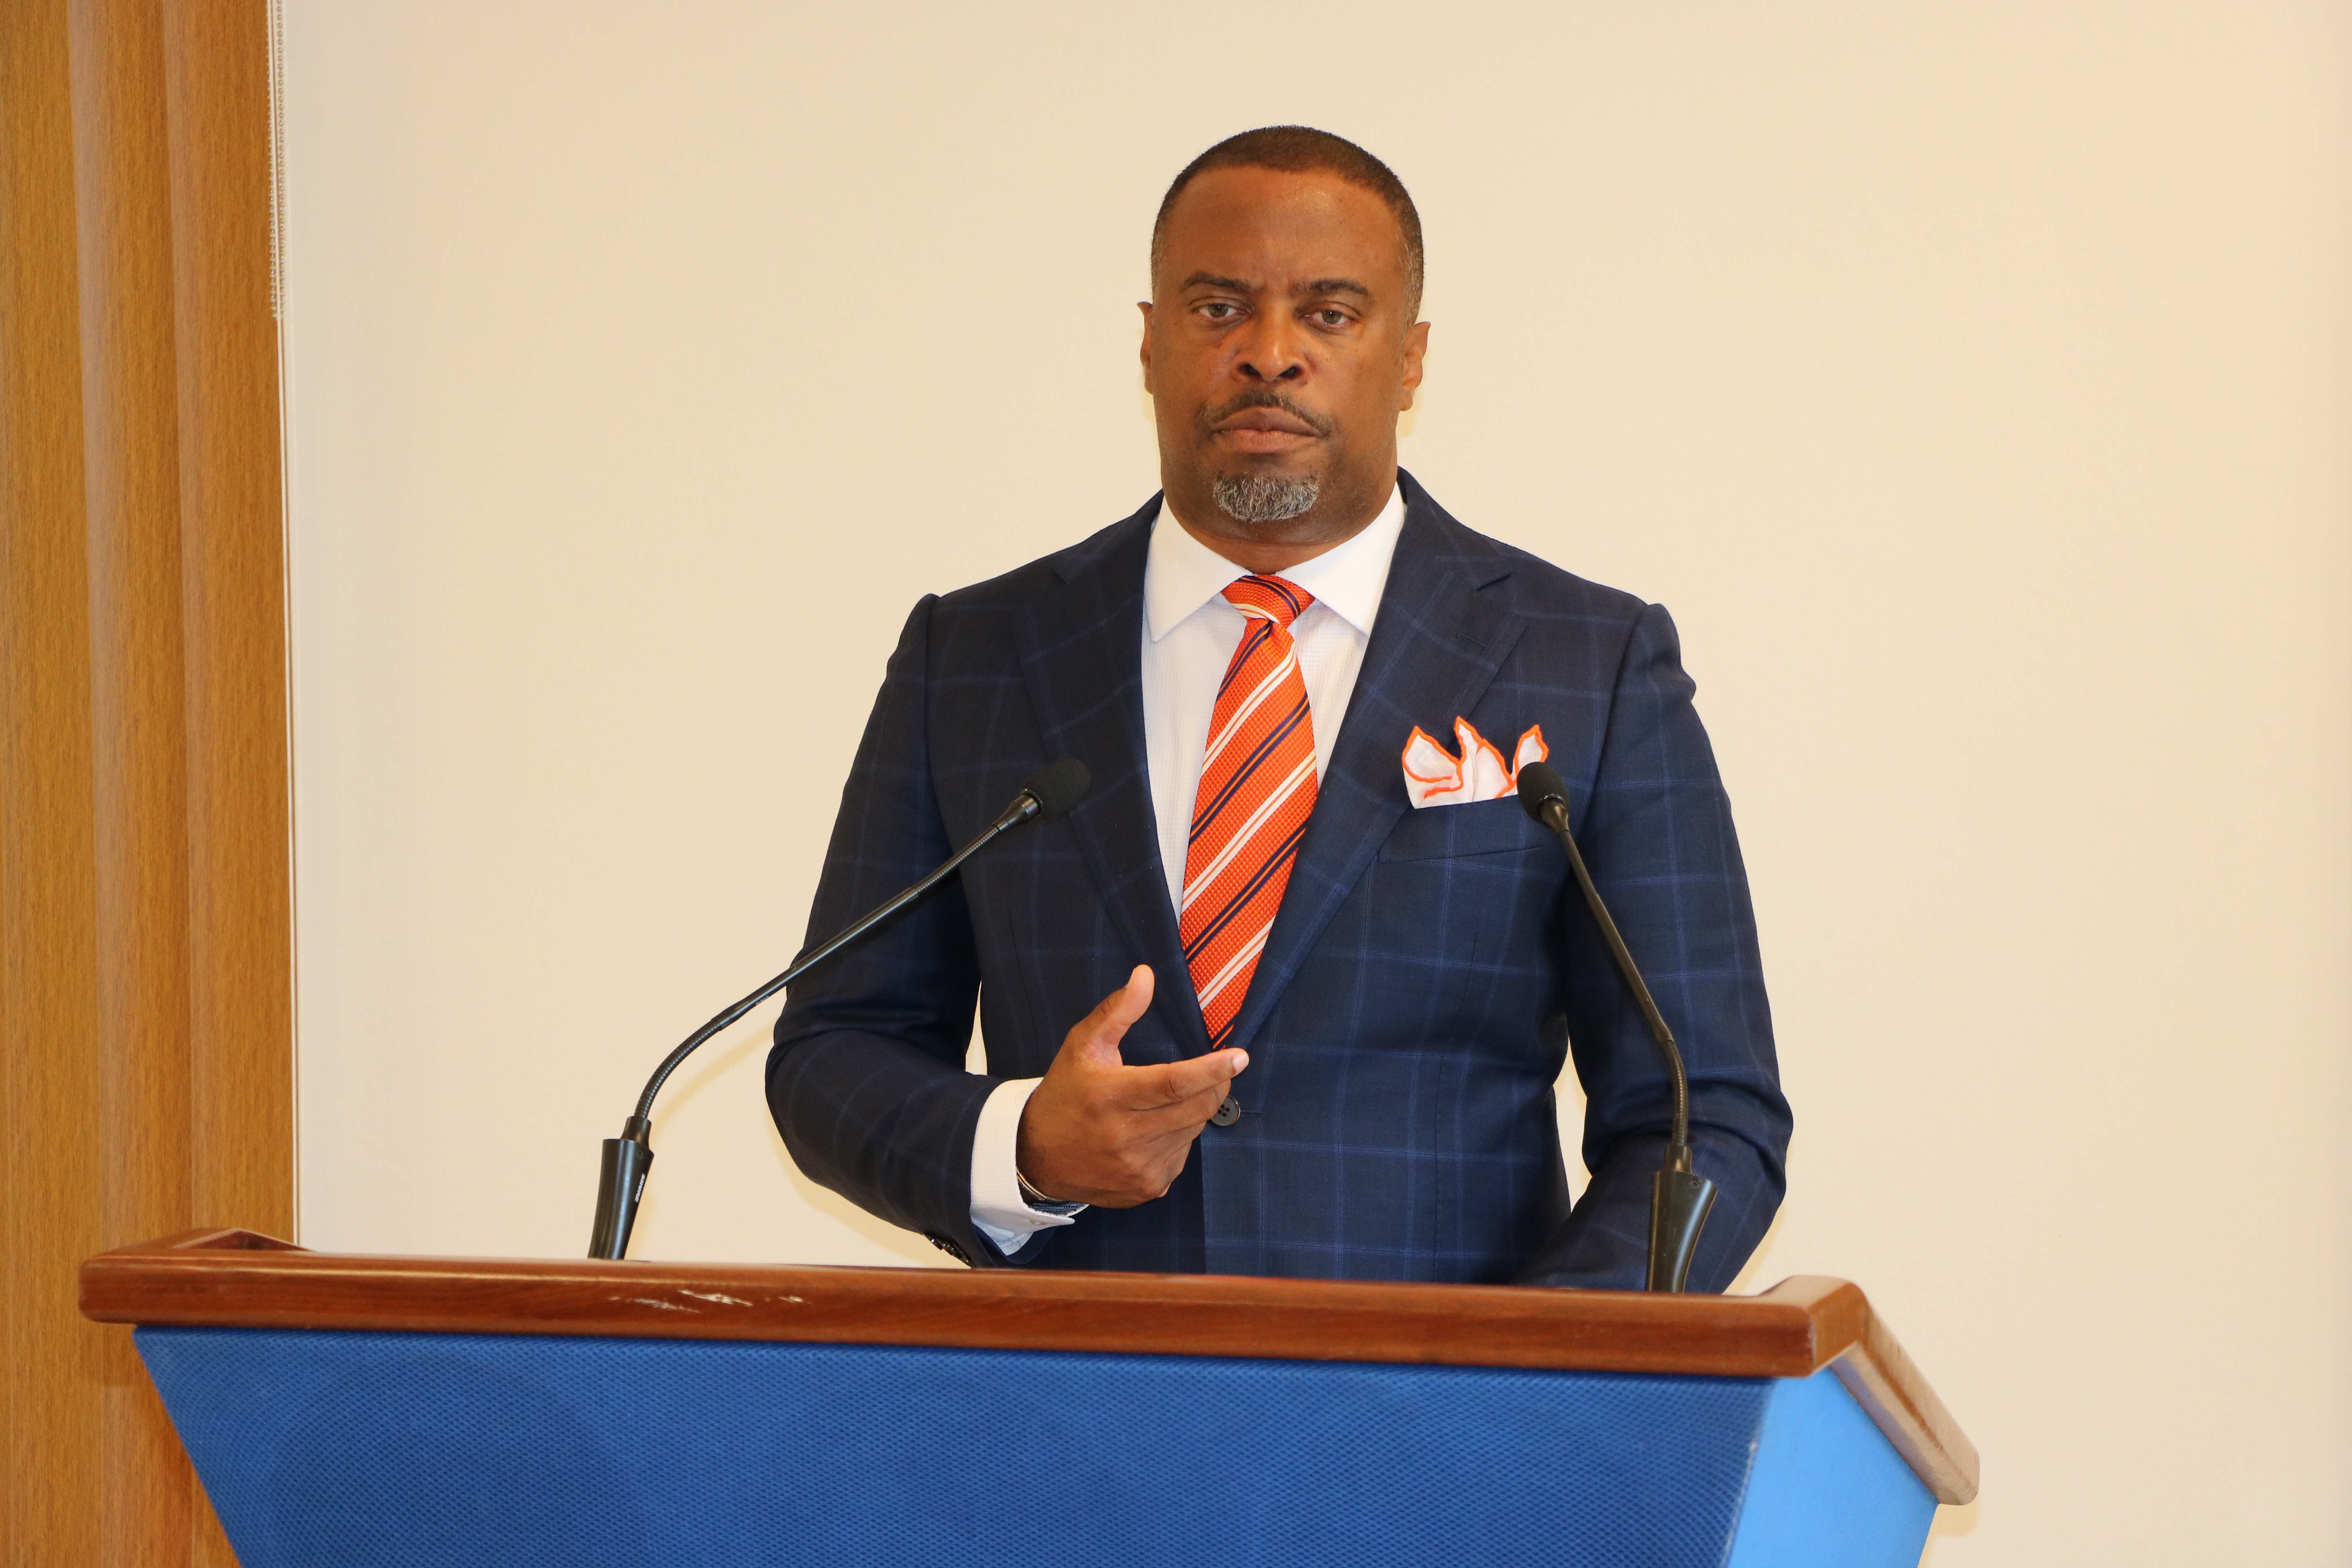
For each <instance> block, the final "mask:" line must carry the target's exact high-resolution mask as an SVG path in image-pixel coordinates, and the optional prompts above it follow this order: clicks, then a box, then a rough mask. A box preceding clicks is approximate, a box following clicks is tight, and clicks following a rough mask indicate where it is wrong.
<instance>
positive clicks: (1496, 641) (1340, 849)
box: [1127, 471, 1520, 1046]
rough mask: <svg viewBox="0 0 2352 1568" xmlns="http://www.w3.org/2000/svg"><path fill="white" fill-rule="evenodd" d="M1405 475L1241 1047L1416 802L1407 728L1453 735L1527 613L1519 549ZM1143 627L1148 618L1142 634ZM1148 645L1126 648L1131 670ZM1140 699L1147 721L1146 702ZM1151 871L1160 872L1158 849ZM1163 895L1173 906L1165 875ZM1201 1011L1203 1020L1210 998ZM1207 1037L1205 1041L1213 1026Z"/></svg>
mask: <svg viewBox="0 0 2352 1568" xmlns="http://www.w3.org/2000/svg"><path fill="white" fill-rule="evenodd" d="M1397 482H1398V484H1399V485H1401V486H1402V487H1403V489H1404V492H1405V521H1404V529H1403V531H1402V533H1401V534H1400V535H1399V536H1398V539H1397V546H1396V556H1395V558H1394V560H1393V561H1392V562H1391V564H1390V567H1389V577H1388V586H1387V588H1386V589H1385V590H1384V591H1383V592H1382V594H1381V613H1380V616H1379V617H1378V618H1377V619H1376V620H1375V621H1374V622H1373V624H1372V637H1371V642H1370V645H1369V646H1368V647H1366V648H1365V649H1364V662H1363V664H1362V666H1361V667H1360V669H1359V671H1358V673H1357V676H1356V689H1355V692H1354V694H1353V695H1352V696H1350V697H1349V700H1348V714H1347V720H1346V721H1345V722H1344V723H1343V724H1341V726H1340V728H1339V744H1338V746H1337V747H1336V748H1335V749H1334V751H1333V752H1332V756H1331V765H1330V770H1329V772H1328V773H1326V774H1325V776H1324V778H1323V781H1322V784H1321V785H1320V786H1319V788H1318V793H1317V795H1316V799H1315V813H1314V816H1313V817H1312V818H1311V819H1310V820H1309V821H1308V823H1307V839H1306V842H1305V843H1304V844H1302V845H1301V846H1300V847H1299V851H1298V860H1297V864H1296V865H1295V866H1293V867H1292V868H1291V872H1290V885H1289V887H1288V888H1287V889H1285V890H1284V893H1283V897H1282V907H1281V909H1280V910H1277V911H1276V915H1275V920H1274V929H1273V930H1272V931H1270V932H1269V933H1268V934H1267V937H1266V944H1265V953H1264V954H1263V955H1262V956H1261V957H1260V958H1259V959H1258V964H1257V971H1256V973H1255V974H1253V975H1252V976H1251V978H1250V988H1249V995H1248V997H1247V998H1246V999H1245V1000H1244V1002H1243V1004H1242V1010H1241V1014H1240V1016H1239V1017H1238V1018H1236V1019H1235V1020H1234V1033H1233V1036H1232V1037H1231V1040H1230V1041H1229V1043H1230V1044H1232V1045H1235V1046H1247V1045H1248V1044H1249V1043H1250V1042H1251V1040H1252V1039H1253V1038H1254V1037H1255V1035H1256V1033H1257V1029H1258V1026H1260V1025H1261V1024H1262V1023H1263V1022H1264V1021H1265V1016H1266V1015H1267V1014H1268V1013H1270V1012H1272V1011H1273V1009H1274V1005H1275V1004H1276V1002H1277V1001H1278V1000H1280V998H1281V995H1282V992H1283V988H1284V987H1285V986H1286V985H1288V984H1290V980H1291V977H1292V975H1294V974H1296V973H1297V971H1298V966H1299V964H1300V963H1302V962H1303V961H1304V960H1305V958H1306V956H1307V952H1308V950H1309V949H1310V948H1312V947H1313V946H1314V944H1315V941H1316V939H1317V938H1318V937H1319V936H1320V935H1322V933H1323V928H1324V927H1325V926H1326V925H1328V924H1329V923H1330V920H1331V917H1332V915H1333V914H1335V913H1337V912H1338V910H1339V905H1340V904H1341V903H1342V902H1343V901H1344V900H1346V899H1347V897H1348V894H1349V891H1350V890H1351V889H1354V887H1355V885H1356V883H1357V882H1358V880H1360V879H1361V878H1362V876H1363V874H1364V870H1365V868H1366V867H1368V866H1370V864H1371V861H1372V857H1373V856H1374V855H1376V854H1377V853H1379V851H1380V846H1381V840H1382V839H1383V838H1386V837H1388V834H1389V830H1390V829H1391V828H1392V827H1394V826H1396V822H1397V818H1398V817H1400V816H1402V815H1403V814H1404V812H1405V811H1406V810H1407V809H1408V807H1409V806H1410V805H1411V802H1410V801H1408V800H1407V799H1406V797H1405V793H1404V777H1403V773H1402V763H1400V761H1399V759H1400V757H1401V756H1402V752H1403V749H1404V742H1405V737H1406V736H1407V735H1409V734H1410V733H1411V732H1412V727H1413V726H1414V725H1415V724H1419V725H1421V726H1422V727H1423V729H1426V730H1428V731H1431V732H1432V733H1433V734H1440V735H1444V734H1450V733H1451V732H1452V725H1453V721H1454V716H1455V715H1456V714H1462V713H1467V712H1469V711H1470V710H1471V709H1473V708H1475V706H1477V702H1478V699H1479V697H1480V695H1481V694H1483V693H1484V692H1485V691H1486V687H1487V685H1488V684H1489V683H1490V682H1492V681H1493V679H1495V671H1496V669H1497V668H1500V667H1501V665H1502V662H1503V659H1504V658H1506V657H1507V655H1508V654H1509V653H1510V651H1511V647H1512V645H1513V644H1514V643H1516V642H1517V640H1518V635H1519V627H1520V622H1519V617H1518V616H1517V614H1516V613H1515V612H1513V611H1512V610H1511V609H1510V607H1509V605H1508V604H1507V601H1506V598H1505V595H1504V592H1503V590H1502V589H1501V588H1500V587H1499V586H1498V584H1500V583H1501V582H1502V580H1503V579H1504V578H1507V577H1508V576H1509V575H1510V571H1511V565H1510V559H1509V557H1507V555H1505V554H1504V553H1503V552H1502V551H1501V550H1500V549H1498V548H1497V547H1496V545H1495V544H1494V543H1492V542H1489V541H1487V540H1486V539H1483V538H1481V537H1480V536H1478V535H1477V534H1475V533H1473V532H1471V531H1469V530H1468V529H1466V528H1464V527H1463V526H1462V525H1461V524H1460V523H1458V522H1456V521H1454V520H1453V519H1452V518H1451V517H1448V516H1447V515H1446V514H1445V512H1444V510H1443V509H1442V508H1440V507H1439V506H1438V505H1437V503H1436V502H1434V501H1433V500H1430V499H1429V496H1428V493H1427V492H1426V491H1424V490H1423V489H1422V488H1421V487H1420V486H1419V485H1418V484H1416V483H1415V482H1414V481H1413V479H1412V476H1411V475H1408V474H1404V473H1402V471H1400V473H1399V475H1398V478H1397ZM1137 581H1138V582H1139V583H1140V581H1141V577H1140V569H1139V572H1138V578H1137ZM1140 636H1141V632H1140V629H1139V628H1138V629H1137V630H1136V633H1135V637H1137V638H1139V637H1140ZM1130 641H1131V643H1133V639H1130ZM1138 647H1139V643H1134V645H1133V646H1130V647H1129V648H1128V649H1127V659H1128V667H1129V668H1130V669H1133V668H1135V665H1136V662H1137V659H1138V652H1137V648H1138ZM1135 706H1136V713H1137V715H1138V721H1140V716H1141V713H1142V705H1141V703H1140V702H1138V703H1137V704H1136V705H1135ZM1138 771H1139V772H1140V769H1139V770H1138ZM1145 794H1146V795H1147V797H1148V795H1149V790H1148V787H1147V788H1146V789H1145ZM1148 805H1149V802H1148V799H1147V809H1148ZM1152 869H1153V871H1154V873H1155V874H1156V873H1157V871H1158V865H1157V859H1156V858H1154V864H1153V867H1152ZM1160 905H1161V908H1162V909H1163V910H1164V909H1165V908H1166V905H1167V894H1166V890H1165V888H1164V885H1163V886H1162V888H1161V889H1160ZM1171 929H1172V928H1171ZM1192 1013H1193V1015H1194V1020H1195V1024H1196V1026H1197V1023H1198V1017H1199V1013H1200V1009H1199V1007H1198V1006H1194V1007H1193V1008H1192ZM1202 1044H1203V1045H1205V1044H1206V1036H1205V1033H1204V1034H1203V1035H1202Z"/></svg>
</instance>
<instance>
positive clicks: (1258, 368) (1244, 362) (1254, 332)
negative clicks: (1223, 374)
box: [1234, 310, 1307, 382]
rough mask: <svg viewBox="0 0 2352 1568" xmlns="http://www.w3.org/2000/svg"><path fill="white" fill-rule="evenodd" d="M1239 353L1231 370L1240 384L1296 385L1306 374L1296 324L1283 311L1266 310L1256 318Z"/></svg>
mask: <svg viewBox="0 0 2352 1568" xmlns="http://www.w3.org/2000/svg"><path fill="white" fill-rule="evenodd" d="M1240 350H1241V357H1240V360H1239V362H1238V363H1236V364H1235V365H1234V370H1235V372H1236V373H1237V374H1239V375H1240V376H1241V378H1242V379H1243V380H1244V381H1256V382H1276V381H1297V380H1298V379H1299V378H1300V377H1302V376H1304V375H1305V374H1307V359H1306V356H1305V355H1304V354H1302V353H1299V342H1298V335H1297V323H1296V322H1295V321H1292V320H1291V319H1290V316H1289V312H1287V311H1284V310H1269V311H1267V312H1266V313H1265V314H1264V315H1262V316H1260V317H1258V319H1257V320H1256V321H1255V322H1253V323H1252V324H1251V328H1250V335H1249V336H1248V337H1247V338H1246V339H1244V341H1243V342H1242V343H1241V344H1240Z"/></svg>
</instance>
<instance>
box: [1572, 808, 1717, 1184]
mask: <svg viewBox="0 0 2352 1568" xmlns="http://www.w3.org/2000/svg"><path fill="white" fill-rule="evenodd" d="M1543 818H1544V826H1547V827H1549V828H1550V829H1551V830H1552V833H1553V835H1554V836H1555V837H1558V838H1559V843H1560V847H1561V848H1563V849H1565V850H1567V851H1568V864H1569V867H1570V869H1571V870H1573V871H1574V872H1575V873H1576V886H1577V889H1578V890H1579V891H1580V892H1581V893H1583V895H1584V907H1585V908H1586V909H1588V910H1591V911H1592V923H1593V924H1595V925H1597V926H1599V927H1600V928H1601V941H1602V942H1606V943H1608V945H1609V956H1610V957H1612V958H1613V959H1615V960H1616V961H1617V973H1620V974H1622V975H1623V976H1624V978H1625V987H1626V989H1627V990H1629V991H1631V992H1633V1002H1634V1005H1636V1006H1638V1007H1640V1008H1641V1010H1642V1018H1643V1022H1645V1023H1646V1024H1648V1025H1649V1026H1650V1038H1651V1039H1653V1040H1654V1041H1656V1042H1657V1046H1658V1055H1659V1056H1661V1057H1662V1058H1664V1059H1665V1064H1666V1074H1667V1076H1668V1077H1669V1078H1670V1079H1672V1080H1673V1082H1674V1132H1673V1135H1672V1140H1671V1142H1669V1143H1668V1145H1667V1148H1666V1159H1667V1167H1668V1169H1670V1170H1675V1171H1687V1170H1689V1169H1690V1168H1691V1156H1690V1079H1689V1078H1688V1077H1687V1076H1686V1075H1685V1073H1684V1071H1683V1053H1682V1048H1681V1047H1679V1046H1677V1045H1675V1032H1674V1031H1673V1030H1672V1029H1669V1028H1668V1027H1666V1020H1665V1016H1664V1015H1663V1014H1661V1013H1660V1012H1659V1011H1658V1004H1657V1001H1656V999H1655V998H1654V997H1653V996H1652V995H1651V994H1650V987H1649V984H1648V982H1646V981H1644V980H1643V978H1642V971H1641V970H1640V969H1639V968H1638V967H1637V966H1636V965H1635V964H1634V963H1633V953H1632V952H1629V951H1628V950H1627V949H1626V946H1625V939H1624V937H1623V936H1622V935H1621V934H1620V933H1619V932H1618V930H1617V922H1616V921H1614V920H1612V919H1611V918H1610V914H1609V906H1608V905H1607V904H1604V903H1602V902H1601V889H1598V888H1596V887H1594V886H1593V885H1592V873H1591V870H1589V869H1587V868H1586V867H1585V864H1584V854H1583V851H1581V850H1580V849H1578V848H1577V847H1576V835H1575V834H1573V833H1571V832H1570V831H1569V827H1568V803H1567V802H1565V801H1561V800H1548V801H1545V802H1544V803H1543Z"/></svg>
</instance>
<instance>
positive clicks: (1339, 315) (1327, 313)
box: [1313, 305, 1348, 327]
mask: <svg viewBox="0 0 2352 1568" xmlns="http://www.w3.org/2000/svg"><path fill="white" fill-rule="evenodd" d="M1313 320H1314V321H1315V324H1316V325H1317V326H1318V327H1344V326H1346V325H1347V324H1348V312H1347V311H1345V310H1339V309H1338V308H1337V307H1336V306H1331V305H1326V306H1324V307H1323V308H1322V309H1321V310H1317V311H1316V312H1314V316H1313Z"/></svg>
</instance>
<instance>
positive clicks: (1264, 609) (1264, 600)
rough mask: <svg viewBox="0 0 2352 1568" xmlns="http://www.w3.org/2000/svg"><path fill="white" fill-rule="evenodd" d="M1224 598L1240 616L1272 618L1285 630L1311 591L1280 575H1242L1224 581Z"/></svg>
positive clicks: (1310, 600) (1310, 601) (1311, 598)
mask: <svg viewBox="0 0 2352 1568" xmlns="http://www.w3.org/2000/svg"><path fill="white" fill-rule="evenodd" d="M1225 601H1226V603H1228V604H1230V605H1233V607H1234V609H1236V610H1239V611H1240V612H1241V613H1242V614H1243V615H1244V616H1255V617H1257V618H1258V619H1261V620H1268V621H1272V622H1273V623H1274V624H1275V625H1276V626H1280V627H1282V628H1283V629H1284V630H1286V631H1287V630H1288V629H1289V628H1290V623H1291V622H1293V621H1295V620H1297V618H1298V616H1299V614H1300V613H1301V612H1302V611H1304V610H1305V609H1306V608H1307V605H1311V604H1313V603H1314V602H1315V595H1312V594H1310V593H1308V592H1307V590H1306V589H1304V588H1302V587H1300V586H1299V585H1298V584H1296V583H1291V582H1286V581H1285V580H1284V579H1282V578H1280V577H1243V578H1239V579H1237V580H1235V581H1234V582H1232V583H1228V584H1225Z"/></svg>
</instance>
